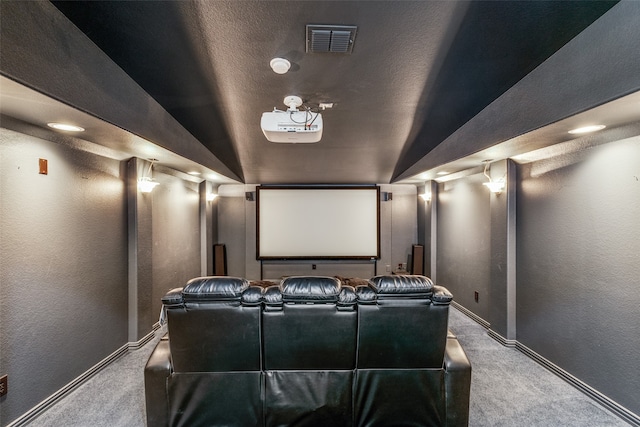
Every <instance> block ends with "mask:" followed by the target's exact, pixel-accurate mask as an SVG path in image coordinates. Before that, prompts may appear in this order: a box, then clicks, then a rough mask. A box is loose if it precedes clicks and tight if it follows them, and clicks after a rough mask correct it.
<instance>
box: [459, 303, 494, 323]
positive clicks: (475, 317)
mask: <svg viewBox="0 0 640 427" xmlns="http://www.w3.org/2000/svg"><path fill="white" fill-rule="evenodd" d="M451 305H452V306H453V308H455V309H456V310H458V311H459V312H461V313H462V314H464V315H465V316H467V317H469V318H470V319H471V320H473V321H474V322H476V323H477V324H479V325H480V326H482V327H483V328H485V329H489V328H490V327H491V323H489V322H487V321H486V320H484V319H483V318H482V317H480V316H478V315H477V314H475V313H474V312H473V311H471V310H468V309H466V308H465V307H463V306H461V305H460V304H458V303H457V302H455V301H451Z"/></svg>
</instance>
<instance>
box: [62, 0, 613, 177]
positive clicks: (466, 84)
mask: <svg viewBox="0 0 640 427" xmlns="http://www.w3.org/2000/svg"><path fill="white" fill-rule="evenodd" d="M53 3H54V4H55V5H56V7H57V8H58V9H59V10H61V11H62V12H63V13H64V14H65V15H66V16H67V17H68V18H69V19H70V20H71V21H72V22H73V23H74V24H75V25H76V26H77V27H78V28H80V29H81V30H82V31H83V32H84V33H85V34H86V35H87V36H88V37H89V38H91V40H93V42H94V43H95V44H96V45H97V46H98V47H100V49H102V50H103V51H104V52H105V53H106V54H107V55H109V56H110V57H111V58H112V59H113V60H114V62H116V63H117V64H118V65H119V66H120V67H121V68H122V69H123V70H124V71H125V72H126V73H127V74H129V75H130V76H131V77H132V78H133V79H134V80H135V81H137V82H138V84H139V85H140V86H141V87H142V88H143V89H144V90H146V91H147V92H148V93H149V94H150V95H151V96H152V97H153V98H155V99H156V101H158V103H160V104H161V105H162V106H163V107H164V108H165V109H166V110H167V111H168V112H169V113H170V114H171V115H172V116H173V117H175V118H176V120H178V121H179V122H180V123H181V124H182V125H183V126H184V127H185V128H186V129H187V130H188V131H189V132H190V133H191V134H192V135H194V136H195V137H196V138H197V139H198V140H199V141H200V142H201V143H202V144H203V145H204V146H205V147H207V148H208V149H209V150H210V151H211V152H212V153H213V154H214V155H215V156H216V157H218V158H219V159H220V160H221V161H223V162H224V163H225V164H226V165H227V167H229V169H231V170H232V171H233V172H235V173H236V174H237V175H238V176H240V177H243V178H244V179H245V180H246V182H251V183H376V182H377V183H384V182H390V181H393V179H394V178H395V177H398V176H399V175H400V174H402V172H404V171H406V170H407V169H408V168H409V167H411V166H412V165H413V164H415V163H416V162H417V161H418V160H420V159H421V158H422V157H424V156H425V155H426V154H427V153H429V152H430V151H431V150H432V149H433V148H434V147H436V146H437V145H438V144H440V143H441V142H442V141H443V140H445V139H446V138H447V137H448V136H449V135H451V134H452V133H453V132H455V131H456V130H457V129H458V128H460V127H461V126H462V125H463V124H465V123H466V122H467V121H469V120H470V119H471V118H473V117H474V116H475V115H476V114H478V113H479V112H480V111H481V110H482V109H483V108H485V107H486V106H487V105H488V104H490V103H491V102H492V101H493V100H495V99H496V98H497V97H499V96H500V95H501V94H502V93H504V92H505V91H506V90H508V89H509V88H510V87H511V86H513V85H514V84H516V83H517V82H518V81H519V80H520V79H522V78H523V77H524V76H526V75H527V74H528V73H529V72H531V71H532V70H533V69H534V68H535V67H537V66H538V65H539V64H541V63H542V62H543V61H545V60H546V59H547V58H548V57H549V56H550V55H552V54H553V53H554V52H555V51H557V50H558V49H559V48H561V47H562V46H563V45H564V44H566V43H567V42H568V41H569V40H571V39H572V38H573V37H575V36H576V35H577V34H579V33H580V32H581V31H582V30H583V29H584V28H586V27H587V26H588V25H589V24H591V23H592V22H593V21H594V20H596V19H597V18H598V17H600V16H601V15H602V14H603V13H605V12H606V11H607V10H608V9H609V8H611V7H612V6H613V5H614V4H615V3H616V2H615V1H587V2H584V1H513V2H493V1H477V2H439V1H436V2H430V1H420V2H414V1H401V2H384V1H378V2H368V1H346V2H324V1H306V2H246V1H232V2H229V1H211V2H164V1H161V2H155V1H150V2H135V1H132V2H129V1H125V2H119V1H82V2H76V1H74V2H60V1H55V2H53ZM318 23H322V24H349V25H357V26H358V34H357V36H356V40H355V43H354V50H353V53H352V54H351V55H344V54H342V55H337V56H333V55H331V54H307V53H305V46H304V28H305V25H306V24H318ZM277 55H280V56H284V57H286V58H288V59H289V60H291V62H292V63H293V67H292V70H291V71H290V72H289V73H288V74H287V75H285V76H276V75H275V74H273V73H272V72H271V70H270V69H269V68H268V62H269V60H270V59H271V58H272V57H274V56H277ZM290 94H297V95H300V96H302V97H303V99H304V100H305V101H306V102H307V103H308V104H309V105H313V104H314V103H317V102H319V101H324V100H326V101H333V102H336V108H334V109H333V110H328V111H327V112H326V113H325V114H324V115H323V116H324V121H325V132H324V135H323V139H322V141H321V142H320V143H318V144H304V145H302V144H299V145H296V146H291V145H279V144H272V143H268V142H266V140H265V139H264V136H263V135H262V133H261V131H260V128H259V117H260V114H261V113H262V112H264V111H269V110H271V109H272V108H273V107H278V108H284V106H283V105H282V98H284V96H286V95H290ZM522 102H526V100H522ZM496 142H499V141H496ZM292 165H293V167H292Z"/></svg>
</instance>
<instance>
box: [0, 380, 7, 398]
mask: <svg viewBox="0 0 640 427" xmlns="http://www.w3.org/2000/svg"><path fill="white" fill-rule="evenodd" d="M7 391H9V389H8V384H7V375H3V376H2V377H0V396H4V395H5V394H7Z"/></svg>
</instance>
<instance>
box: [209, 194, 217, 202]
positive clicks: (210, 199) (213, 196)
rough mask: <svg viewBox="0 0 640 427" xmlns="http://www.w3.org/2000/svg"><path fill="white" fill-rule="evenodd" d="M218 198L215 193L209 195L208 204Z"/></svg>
mask: <svg viewBox="0 0 640 427" xmlns="http://www.w3.org/2000/svg"><path fill="white" fill-rule="evenodd" d="M217 197H218V195H217V194H215V193H207V202H213V201H214V200H215V199H216V198H217Z"/></svg>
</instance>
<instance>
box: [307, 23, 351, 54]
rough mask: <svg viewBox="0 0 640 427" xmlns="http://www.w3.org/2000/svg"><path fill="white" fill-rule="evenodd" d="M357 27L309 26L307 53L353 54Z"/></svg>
mask: <svg viewBox="0 0 640 427" xmlns="http://www.w3.org/2000/svg"><path fill="white" fill-rule="evenodd" d="M357 28H358V27H356V26H355V25H307V52H311V53H322V52H332V53H351V51H352V50H353V41H354V40H355V38H356V29H357Z"/></svg>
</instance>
